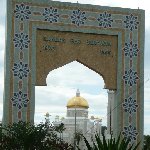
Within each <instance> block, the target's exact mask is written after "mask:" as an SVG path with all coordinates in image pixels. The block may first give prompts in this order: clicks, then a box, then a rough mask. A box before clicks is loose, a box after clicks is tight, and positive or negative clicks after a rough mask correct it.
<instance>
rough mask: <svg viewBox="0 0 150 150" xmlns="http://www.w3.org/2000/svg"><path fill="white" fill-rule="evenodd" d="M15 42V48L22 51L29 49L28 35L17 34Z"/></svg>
mask: <svg viewBox="0 0 150 150" xmlns="http://www.w3.org/2000/svg"><path fill="white" fill-rule="evenodd" d="M13 41H14V46H15V48H19V49H20V50H23V49H24V48H26V49H27V48H28V47H29V43H30V40H29V36H28V34H25V33H22V32H21V33H16V34H15V36H14V39H13Z"/></svg>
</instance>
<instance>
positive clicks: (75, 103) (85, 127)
mask: <svg viewBox="0 0 150 150" xmlns="http://www.w3.org/2000/svg"><path fill="white" fill-rule="evenodd" d="M66 107H67V113H66V117H65V118H62V119H59V116H56V118H55V121H54V122H53V125H54V126H59V125H60V124H64V128H65V130H64V131H63V132H62V133H58V136H60V137H61V138H62V139H63V140H64V141H66V142H68V143H70V144H75V143H76V144H77V145H79V147H80V148H82V149H84V147H85V143H84V141H83V139H82V136H80V135H84V137H86V139H87V140H88V142H89V143H91V144H92V140H94V139H95V134H98V135H99V136H100V138H101V139H102V138H103V137H102V119H99V118H94V116H91V118H90V119H89V112H88V108H89V104H88V101H87V100H86V99H84V98H83V97H81V96H80V91H79V90H77V92H76V96H74V97H73V98H71V99H70V100H69V101H68V103H67V106H66ZM108 110H109V108H107V111H108ZM46 116H47V117H48V116H49V114H48V113H47V114H46ZM108 118H110V117H108ZM47 120H48V119H47ZM107 121H108V122H110V121H109V119H107ZM109 128H110V127H109ZM75 135H76V138H74V137H75ZM104 135H105V137H106V139H109V138H110V133H108V131H107V130H105V132H104Z"/></svg>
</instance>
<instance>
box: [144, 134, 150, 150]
mask: <svg viewBox="0 0 150 150" xmlns="http://www.w3.org/2000/svg"><path fill="white" fill-rule="evenodd" d="M144 150H150V135H144Z"/></svg>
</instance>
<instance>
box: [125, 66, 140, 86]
mask: <svg viewBox="0 0 150 150" xmlns="http://www.w3.org/2000/svg"><path fill="white" fill-rule="evenodd" d="M138 79H139V77H138V75H137V72H136V71H133V69H131V68H130V69H129V70H126V71H125V74H124V76H123V80H124V81H125V84H127V85H129V86H133V85H135V84H136V83H137V80H138Z"/></svg>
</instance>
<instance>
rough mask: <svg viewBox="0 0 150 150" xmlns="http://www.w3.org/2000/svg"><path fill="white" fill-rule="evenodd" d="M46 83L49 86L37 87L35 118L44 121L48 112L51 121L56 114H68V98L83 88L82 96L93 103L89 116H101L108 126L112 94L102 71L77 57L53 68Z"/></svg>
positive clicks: (63, 115)
mask: <svg viewBox="0 0 150 150" xmlns="http://www.w3.org/2000/svg"><path fill="white" fill-rule="evenodd" d="M46 83H47V86H46V87H45V86H42V87H41V86H36V88H35V89H36V90H35V91H36V96H35V100H36V102H35V103H36V105H35V117H34V118H35V122H39V121H44V115H45V114H46V112H49V114H50V115H51V116H50V120H51V121H53V120H55V116H56V115H58V116H60V118H61V117H65V116H66V109H67V108H66V105H67V102H68V100H69V99H70V98H72V97H74V96H75V94H76V90H77V89H80V93H81V96H82V97H84V98H85V99H86V100H87V101H88V103H89V109H88V111H89V118H90V117H91V116H94V117H99V118H101V119H102V120H103V122H102V123H103V125H104V126H106V124H107V103H108V96H107V90H106V89H104V86H105V83H104V80H103V78H102V76H100V75H99V74H98V73H96V72H95V71H93V70H92V69H91V68H89V67H88V66H86V65H85V64H83V63H81V62H80V61H78V60H77V61H72V62H71V63H68V64H66V65H64V66H62V67H59V68H57V69H54V70H52V71H50V72H49V74H48V76H47V78H46Z"/></svg>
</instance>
